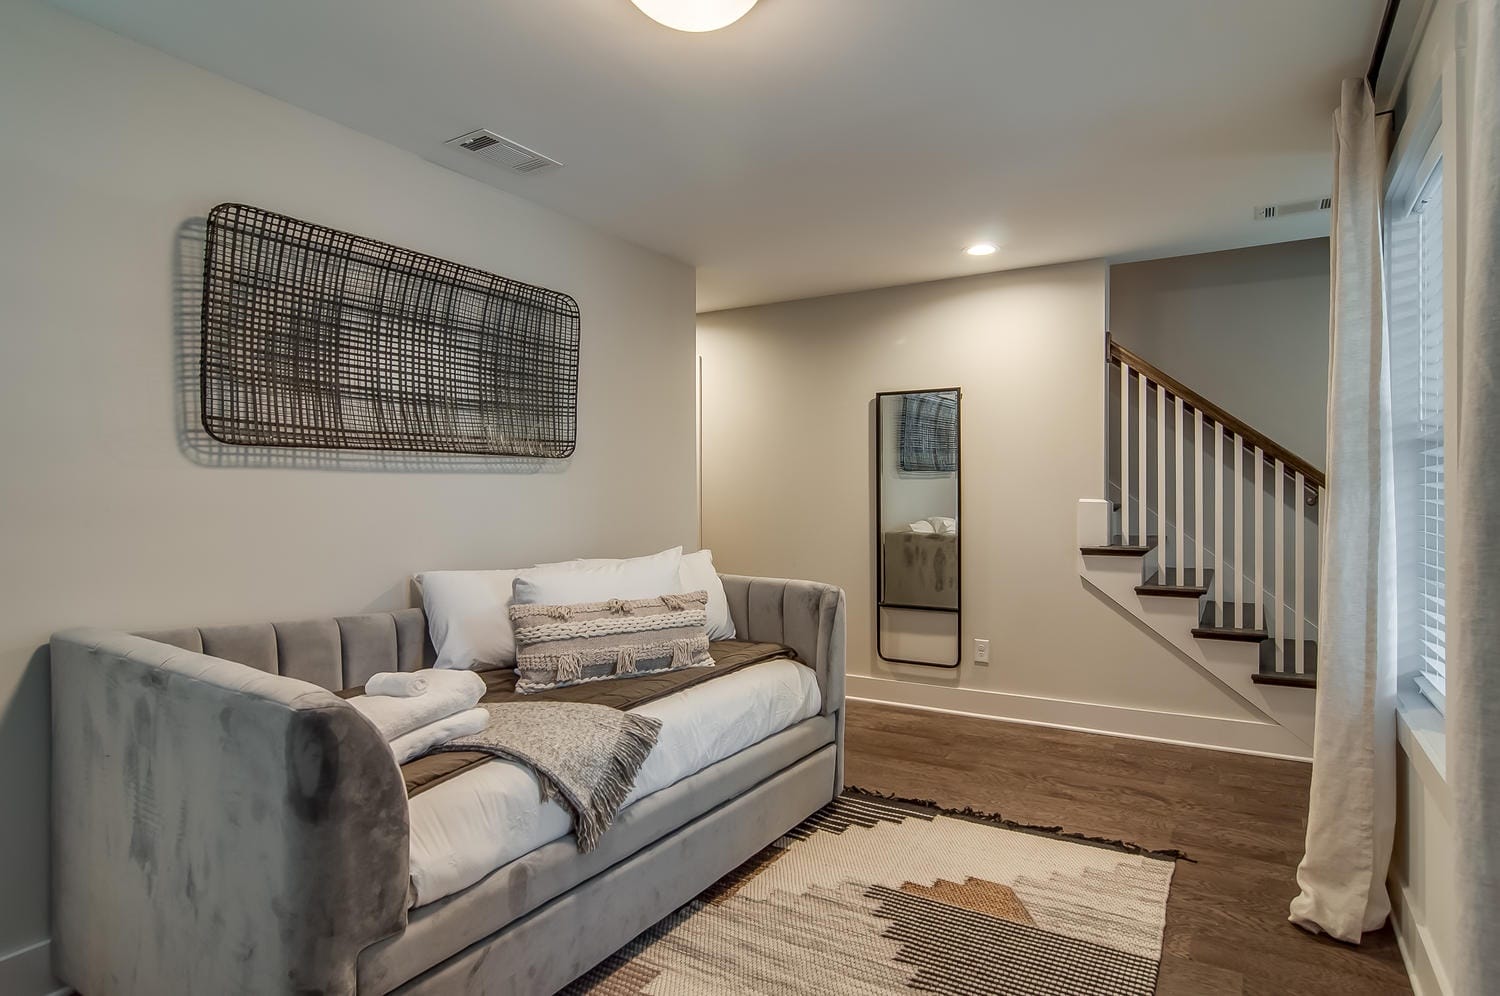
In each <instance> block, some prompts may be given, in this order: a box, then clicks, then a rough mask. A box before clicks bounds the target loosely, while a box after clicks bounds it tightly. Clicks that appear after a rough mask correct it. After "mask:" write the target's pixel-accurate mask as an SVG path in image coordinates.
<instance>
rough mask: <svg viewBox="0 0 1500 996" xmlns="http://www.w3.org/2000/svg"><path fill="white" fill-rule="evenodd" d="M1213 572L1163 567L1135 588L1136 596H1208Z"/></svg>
mask: <svg viewBox="0 0 1500 996" xmlns="http://www.w3.org/2000/svg"><path fill="white" fill-rule="evenodd" d="M1213 579H1214V572H1213V571H1209V570H1204V571H1197V570H1193V569H1192V568H1177V567H1163V568H1161V569H1159V570H1158V571H1157V572H1156V573H1155V574H1153V575H1151V578H1150V579H1149V580H1148V581H1147V582H1146V583H1145V584H1138V585H1136V586H1135V593H1136V594H1137V595H1166V596H1169V597H1172V598H1201V597H1202V596H1204V595H1206V594H1208V588H1209V585H1210V584H1212V583H1213Z"/></svg>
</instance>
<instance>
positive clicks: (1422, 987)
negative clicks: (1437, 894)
mask: <svg viewBox="0 0 1500 996" xmlns="http://www.w3.org/2000/svg"><path fill="white" fill-rule="evenodd" d="M1387 885H1388V886H1389V887H1390V891H1391V927H1392V928H1394V930H1395V933H1396V946H1397V947H1398V948H1400V949H1401V960H1402V961H1403V962H1404V963H1405V964H1406V975H1407V977H1408V978H1409V979H1411V989H1412V992H1413V993H1415V994H1416V996H1452V994H1453V984H1452V983H1451V982H1449V981H1448V972H1447V971H1446V969H1445V968H1444V966H1443V962H1442V960H1441V959H1440V958H1439V957H1438V953H1437V947H1436V945H1435V944H1434V943H1433V940H1432V933H1431V932H1430V931H1429V930H1428V929H1427V927H1426V925H1425V924H1423V923H1422V922H1421V921H1420V919H1419V918H1418V917H1417V915H1416V907H1415V906H1414V905H1413V904H1412V901H1411V893H1410V892H1409V891H1408V890H1407V887H1406V883H1405V882H1402V881H1400V880H1399V879H1397V878H1396V877H1395V876H1392V877H1391V880H1390V881H1389V882H1388V883H1387Z"/></svg>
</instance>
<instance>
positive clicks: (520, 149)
mask: <svg viewBox="0 0 1500 996" xmlns="http://www.w3.org/2000/svg"><path fill="white" fill-rule="evenodd" d="M443 144H444V145H455V146H457V147H458V148H460V149H464V150H466V151H468V152H472V153H474V154H475V155H476V156H482V157H483V158H485V159H488V160H489V161H490V162H492V163H494V164H496V165H497V166H504V167H505V168H506V169H508V170H513V171H514V172H517V173H540V172H541V171H542V170H547V169H556V168H557V167H558V166H561V165H562V163H560V162H558V161H557V160H556V159H552V158H550V157H548V156H544V155H542V154H541V153H540V152H537V151H536V150H535V149H528V148H527V147H526V146H524V145H522V144H521V143H520V142H512V141H511V140H510V139H508V138H506V137H505V136H504V135H496V134H495V133H494V132H492V131H488V130H486V129H484V128H481V129H479V130H478V131H471V132H469V133H468V134H467V135H460V136H458V137H457V138H450V139H449V140H448V141H446V142H444V143H443Z"/></svg>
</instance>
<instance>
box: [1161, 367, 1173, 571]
mask: <svg viewBox="0 0 1500 996" xmlns="http://www.w3.org/2000/svg"><path fill="white" fill-rule="evenodd" d="M1156 533H1157V542H1158V543H1160V544H1161V548H1160V549H1161V551H1162V552H1163V553H1162V554H1159V555H1158V556H1157V559H1156V562H1157V565H1158V570H1160V571H1161V574H1162V577H1166V574H1167V558H1166V557H1165V555H1164V553H1165V551H1166V549H1167V389H1166V388H1165V387H1162V386H1161V385H1160V384H1158V385H1156ZM1174 556H1176V554H1174Z"/></svg>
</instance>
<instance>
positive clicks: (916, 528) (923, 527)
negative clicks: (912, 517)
mask: <svg viewBox="0 0 1500 996" xmlns="http://www.w3.org/2000/svg"><path fill="white" fill-rule="evenodd" d="M906 528H907V529H910V530H911V531H912V532H914V533H935V532H937V527H936V526H934V525H933V524H932V523H930V522H928V521H927V520H926V519H918V520H917V521H916V522H910V523H907V526H906Z"/></svg>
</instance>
